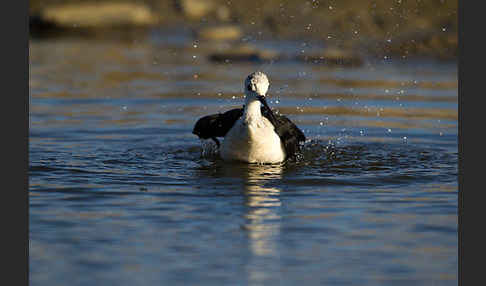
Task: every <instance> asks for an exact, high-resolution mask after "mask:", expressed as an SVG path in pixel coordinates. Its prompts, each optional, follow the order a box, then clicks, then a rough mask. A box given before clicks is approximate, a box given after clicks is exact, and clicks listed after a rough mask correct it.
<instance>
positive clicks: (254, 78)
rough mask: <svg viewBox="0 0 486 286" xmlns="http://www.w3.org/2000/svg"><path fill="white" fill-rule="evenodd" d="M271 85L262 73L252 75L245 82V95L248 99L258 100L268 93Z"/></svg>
mask: <svg viewBox="0 0 486 286" xmlns="http://www.w3.org/2000/svg"><path fill="white" fill-rule="evenodd" d="M269 85H270V83H269V82H268V77H267V75H266V74H264V73H263V72H261V71H257V72H254V73H252V74H250V75H249V76H248V77H247V78H246V80H245V86H244V88H245V95H246V97H247V100H248V99H257V98H258V97H261V96H265V94H267V91H268V87H269Z"/></svg>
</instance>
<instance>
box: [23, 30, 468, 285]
mask: <svg viewBox="0 0 486 286" xmlns="http://www.w3.org/2000/svg"><path fill="white" fill-rule="evenodd" d="M263 44H264V43H263ZM267 45H268V46H270V47H274V46H276V45H275V44H273V45H272V43H267ZM277 46H278V45H277ZM299 46H300V44H299V43H295V47H296V49H297V48H298V47H299ZM207 49H209V44H205V43H203V42H197V43H195V42H193V41H192V39H187V38H184V37H181V38H178V37H176V36H174V37H166V38H164V37H160V38H158V37H156V36H152V37H151V38H149V39H147V40H145V41H135V42H130V43H119V42H111V41H106V42H102V41H81V40H60V41H54V40H47V41H38V40H32V41H31V43H30V57H29V59H30V80H29V86H30V106H29V111H30V137H29V146H30V147H29V182H30V186H29V206H30V208H29V213H30V215H29V239H30V244H29V256H30V261H29V271H30V272H29V275H30V283H31V284H32V285H174V284H184V285H215V284H225V285H247V284H249V285H277V284H278V285H280V284H282V285H295V284H297V283H301V282H304V283H308V284H311V285H316V284H321V285H456V284H457V268H458V256H457V253H458V249H457V193H458V186H457V161H458V153H457V128H458V126H457V125H458V122H457V74H456V72H457V70H456V65H455V64H454V63H438V62H427V61H402V62H394V61H369V60H367V61H366V63H365V65H363V66H362V67H358V68H331V67H326V66H324V65H317V64H311V63H302V62H297V61H285V62H275V63H244V64H236V63H234V64H231V63H227V64H213V63H210V62H208V61H207V59H206V53H207ZM281 49H282V51H288V50H290V51H292V49H293V46H291V45H287V46H283V47H281ZM298 51H299V52H300V49H299V50H298ZM256 69H261V70H263V71H265V72H266V73H267V74H268V76H269V78H270V82H271V86H270V90H269V96H270V99H271V100H270V105H271V106H272V107H274V108H276V109H278V110H280V112H281V113H284V114H286V115H287V116H288V117H289V118H291V119H292V120H293V121H294V122H296V124H297V125H298V126H299V127H301V129H302V130H303V131H304V133H305V135H306V136H307V138H308V140H307V142H306V144H305V146H304V150H303V154H302V156H301V158H300V159H299V160H298V161H297V162H287V163H286V164H283V165H277V166H268V165H267V166H259V165H246V164H228V163H225V162H223V161H221V160H220V159H219V157H218V155H217V152H216V153H215V152H214V146H213V145H212V143H210V142H201V141H200V140H199V139H197V137H196V136H195V135H193V134H191V130H192V127H193V125H194V123H195V121H196V120H197V118H199V117H201V116H203V115H206V114H210V113H215V112H220V111H225V110H227V109H229V108H233V107H235V106H240V105H241V104H242V102H243V100H242V94H241V91H242V88H243V87H242V81H243V79H244V78H245V77H246V75H248V74H249V73H250V72H252V71H254V70H256Z"/></svg>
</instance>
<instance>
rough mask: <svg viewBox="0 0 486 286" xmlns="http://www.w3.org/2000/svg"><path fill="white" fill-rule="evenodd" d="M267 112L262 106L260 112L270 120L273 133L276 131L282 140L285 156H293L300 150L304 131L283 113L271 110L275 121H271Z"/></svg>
mask: <svg viewBox="0 0 486 286" xmlns="http://www.w3.org/2000/svg"><path fill="white" fill-rule="evenodd" d="M269 112H270V111H269V110H267V109H266V108H265V107H263V106H262V114H263V116H265V117H266V118H267V119H268V120H270V122H272V124H273V126H274V127H275V133H277V134H278V136H279V137H280V140H282V143H283V145H284V149H285V153H286V154H287V157H290V158H291V157H294V156H295V155H296V154H297V152H299V151H300V147H301V143H304V142H305V135H304V133H303V132H302V131H301V130H300V129H299V127H297V125H295V124H294V123H293V122H292V121H290V119H288V118H287V117H286V116H284V115H281V114H277V113H275V112H273V115H274V117H275V119H276V121H277V122H273V121H274V120H272V119H271V116H270V115H269Z"/></svg>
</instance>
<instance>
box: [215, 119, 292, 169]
mask: <svg viewBox="0 0 486 286" xmlns="http://www.w3.org/2000/svg"><path fill="white" fill-rule="evenodd" d="M221 157H222V158H223V160H238V161H244V162H249V163H280V162H282V161H283V160H284V159H285V151H284V148H283V146H282V143H281V141H280V137H279V136H278V135H277V133H275V131H274V127H273V125H272V124H271V123H270V121H268V119H266V118H265V117H260V118H258V119H251V118H250V119H245V118H244V117H241V118H240V119H238V121H237V122H236V123H235V125H234V126H233V127H232V128H231V129H230V131H229V132H228V134H226V136H225V138H224V141H223V143H222V146H221Z"/></svg>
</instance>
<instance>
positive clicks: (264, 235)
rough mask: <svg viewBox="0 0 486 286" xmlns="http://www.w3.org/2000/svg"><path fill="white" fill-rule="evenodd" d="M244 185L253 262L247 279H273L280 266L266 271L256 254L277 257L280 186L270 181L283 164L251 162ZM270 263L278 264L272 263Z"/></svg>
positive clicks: (247, 227) (273, 179)
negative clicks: (256, 163)
mask: <svg viewBox="0 0 486 286" xmlns="http://www.w3.org/2000/svg"><path fill="white" fill-rule="evenodd" d="M247 175H248V176H247V180H246V185H245V205H246V207H247V212H246V213H245V219H246V224H245V229H246V230H247V232H248V238H249V250H250V251H251V253H252V254H253V257H254V258H255V261H254V262H255V263H252V267H250V268H249V269H248V274H249V277H248V278H249V279H250V280H251V281H253V282H259V283H262V282H265V281H266V280H267V278H270V275H272V277H271V278H272V279H275V273H279V272H280V271H279V269H273V270H275V271H270V272H269V271H268V270H269V269H262V268H261V267H260V266H258V265H260V263H258V259H259V258H265V257H273V258H277V259H278V257H279V251H278V249H277V240H278V238H279V235H280V206H281V204H282V203H281V200H280V189H278V188H277V187H275V186H274V185H275V184H272V185H271V186H268V185H269V184H271V182H272V181H275V180H279V179H280V178H281V176H282V165H250V166H249V167H248V173H247ZM272 267H278V265H273V266H272Z"/></svg>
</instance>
